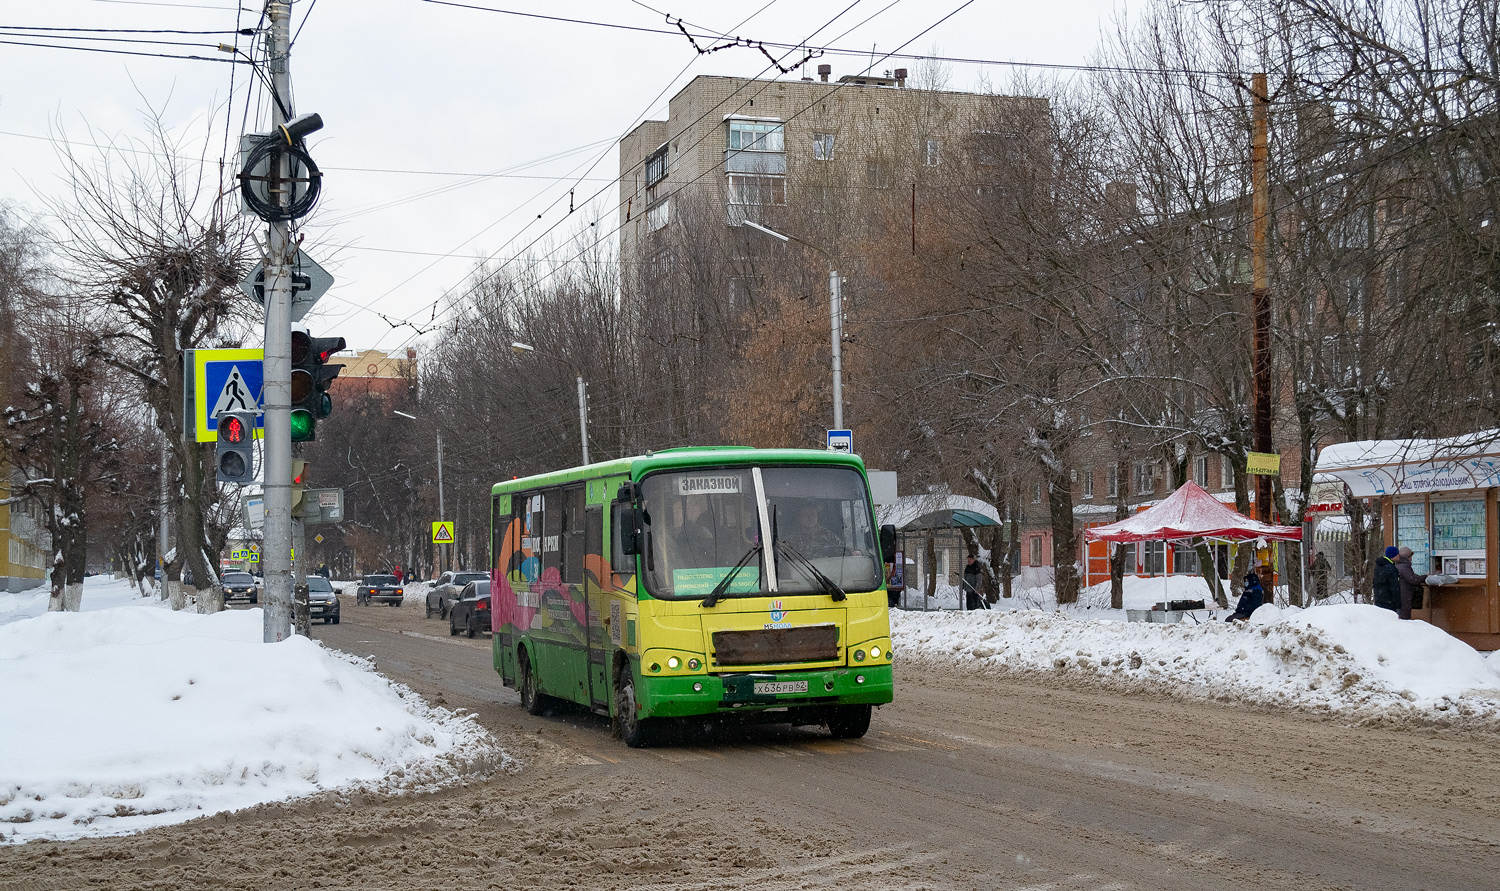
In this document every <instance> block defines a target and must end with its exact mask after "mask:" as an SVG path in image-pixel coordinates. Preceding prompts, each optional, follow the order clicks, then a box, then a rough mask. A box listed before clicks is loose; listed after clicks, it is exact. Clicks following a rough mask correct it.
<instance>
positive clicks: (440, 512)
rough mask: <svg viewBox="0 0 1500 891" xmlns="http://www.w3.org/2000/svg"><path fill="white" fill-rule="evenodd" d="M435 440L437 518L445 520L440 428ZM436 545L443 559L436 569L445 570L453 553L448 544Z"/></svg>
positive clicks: (446, 514)
mask: <svg viewBox="0 0 1500 891" xmlns="http://www.w3.org/2000/svg"><path fill="white" fill-rule="evenodd" d="M437 440H438V443H437V452H438V519H439V520H443V521H446V520H447V519H448V507H447V505H446V504H445V503H444V501H443V431H441V430H439V431H438V435H437ZM438 547H440V548H441V549H442V558H441V559H442V561H443V565H442V566H440V567H438V569H439V570H440V571H441V570H447V569H448V568H449V567H448V562H449V559H450V558H451V557H452V556H453V555H452V553H451V552H449V550H448V545H445V544H444V545H439V546H438Z"/></svg>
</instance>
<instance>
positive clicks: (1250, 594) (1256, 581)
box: [1224, 569, 1266, 622]
mask: <svg viewBox="0 0 1500 891" xmlns="http://www.w3.org/2000/svg"><path fill="white" fill-rule="evenodd" d="M1265 602H1266V589H1265V588H1262V587H1261V584H1260V576H1258V575H1256V574H1255V570H1253V569H1252V570H1251V571H1249V572H1247V573H1245V590H1244V591H1243V592H1242V593H1241V594H1240V600H1239V603H1236V604H1235V605H1234V612H1232V613H1230V614H1229V615H1228V616H1226V617H1225V619H1224V621H1226V622H1243V621H1245V620H1246V619H1249V618H1250V615H1251V614H1252V613H1254V612H1255V611H1256V610H1258V609H1260V605H1261V604H1262V603H1265Z"/></svg>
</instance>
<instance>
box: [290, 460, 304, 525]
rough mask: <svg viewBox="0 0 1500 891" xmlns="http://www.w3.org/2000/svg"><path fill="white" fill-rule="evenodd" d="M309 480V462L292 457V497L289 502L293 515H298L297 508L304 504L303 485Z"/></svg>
mask: <svg viewBox="0 0 1500 891" xmlns="http://www.w3.org/2000/svg"><path fill="white" fill-rule="evenodd" d="M306 480H307V462H306V461H304V460H302V459H301V458H293V459H292V497H291V501H290V502H289V504H290V506H291V510H292V516H294V517H295V516H297V509H298V508H300V507H301V506H302V485H303V483H304V482H306Z"/></svg>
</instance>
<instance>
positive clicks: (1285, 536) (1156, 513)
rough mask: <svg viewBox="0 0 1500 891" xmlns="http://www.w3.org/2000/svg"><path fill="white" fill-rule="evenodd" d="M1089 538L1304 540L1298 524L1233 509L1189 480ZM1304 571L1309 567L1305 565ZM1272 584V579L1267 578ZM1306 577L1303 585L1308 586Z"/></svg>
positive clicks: (1115, 540) (1132, 540)
mask: <svg viewBox="0 0 1500 891" xmlns="http://www.w3.org/2000/svg"><path fill="white" fill-rule="evenodd" d="M1084 537H1085V538H1087V539H1088V540H1089V541H1106V542H1111V543H1113V544H1117V545H1118V544H1133V543H1135V542H1141V541H1160V542H1163V543H1166V544H1173V543H1177V542H1197V541H1206V542H1212V543H1215V544H1218V543H1235V542H1245V541H1301V540H1302V529H1301V528H1300V527H1298V526H1273V525H1270V524H1268V523H1261V522H1259V521H1257V520H1252V519H1250V518H1249V517H1247V516H1245V515H1244V514H1242V513H1240V512H1238V511H1236V510H1234V509H1233V508H1231V507H1229V506H1228V505H1226V504H1224V503H1223V502H1221V501H1219V499H1217V498H1215V497H1214V496H1213V495H1211V494H1209V493H1208V492H1207V491H1206V490H1205V489H1204V488H1203V487H1202V486H1200V485H1198V484H1197V483H1195V482H1193V481H1191V480H1189V481H1188V482H1186V483H1183V484H1182V488H1180V489H1178V490H1177V491H1176V492H1173V493H1172V494H1171V495H1169V496H1167V498H1165V499H1163V500H1162V501H1161V503H1159V504H1156V505H1153V506H1152V507H1149V508H1147V509H1146V510H1143V511H1141V512H1140V513H1138V514H1136V515H1134V516H1131V517H1126V518H1125V519H1123V520H1120V521H1119V522H1116V523H1110V524H1109V525H1107V526H1095V527H1094V528H1092V529H1089V530H1087V531H1085V532H1084ZM1303 572H1304V575H1305V573H1306V568H1305V567H1304V569H1303ZM1266 584H1267V585H1268V586H1269V585H1270V579H1267V580H1266ZM1306 587H1307V585H1306V579H1305V578H1304V579H1303V588H1304V590H1305V589H1306ZM1166 591H1167V574H1166V573H1165V572H1163V573H1162V602H1163V603H1166V602H1167V595H1166Z"/></svg>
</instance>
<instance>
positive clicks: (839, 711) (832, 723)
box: [828, 705, 870, 739]
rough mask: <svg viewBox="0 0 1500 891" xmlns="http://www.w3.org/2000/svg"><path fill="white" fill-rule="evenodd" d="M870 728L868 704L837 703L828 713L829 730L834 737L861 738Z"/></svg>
mask: <svg viewBox="0 0 1500 891" xmlns="http://www.w3.org/2000/svg"><path fill="white" fill-rule="evenodd" d="M869 729H870V706H868V705H836V706H834V707H833V712H832V713H830V714H829V715H828V732H829V733H831V734H833V738H834V739H859V738H860V737H861V736H864V735H865V733H866V732H867V731H869Z"/></svg>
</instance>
